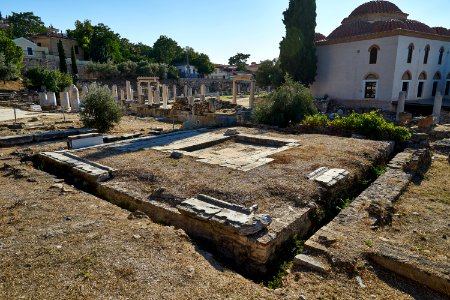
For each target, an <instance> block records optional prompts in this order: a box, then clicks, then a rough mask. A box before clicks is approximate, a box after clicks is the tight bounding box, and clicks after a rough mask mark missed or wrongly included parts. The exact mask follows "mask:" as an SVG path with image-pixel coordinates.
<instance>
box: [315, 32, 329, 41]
mask: <svg viewBox="0 0 450 300" xmlns="http://www.w3.org/2000/svg"><path fill="white" fill-rule="evenodd" d="M326 38H327V37H326V36H324V35H323V34H321V33H319V32H316V34H315V36H314V40H315V41H316V42H318V41H323V40H325V39H326Z"/></svg>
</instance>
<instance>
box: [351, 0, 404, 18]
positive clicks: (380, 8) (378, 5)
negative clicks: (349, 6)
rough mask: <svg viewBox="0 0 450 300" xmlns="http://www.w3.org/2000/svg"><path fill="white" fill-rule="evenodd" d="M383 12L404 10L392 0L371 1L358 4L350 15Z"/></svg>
mask: <svg viewBox="0 0 450 300" xmlns="http://www.w3.org/2000/svg"><path fill="white" fill-rule="evenodd" d="M382 13H400V14H402V13H403V12H402V11H401V10H400V8H398V6H397V5H395V4H394V3H392V2H389V1H381V0H378V1H370V2H367V3H364V4H362V5H360V6H358V7H357V8H356V9H355V10H354V11H353V12H352V13H351V14H350V17H356V16H362V15H367V14H382Z"/></svg>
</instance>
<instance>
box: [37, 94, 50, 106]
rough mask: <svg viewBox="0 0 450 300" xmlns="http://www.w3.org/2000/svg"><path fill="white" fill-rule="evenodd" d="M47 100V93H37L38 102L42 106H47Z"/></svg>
mask: <svg viewBox="0 0 450 300" xmlns="http://www.w3.org/2000/svg"><path fill="white" fill-rule="evenodd" d="M47 103H48V101H47V94H46V93H39V104H40V105H41V106H42V107H44V106H47V105H48V104H47Z"/></svg>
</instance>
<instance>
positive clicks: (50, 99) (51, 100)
mask: <svg viewBox="0 0 450 300" xmlns="http://www.w3.org/2000/svg"><path fill="white" fill-rule="evenodd" d="M57 105H58V102H57V101H56V94H55V93H54V92H48V93H47V106H55V107H56V106H57Z"/></svg>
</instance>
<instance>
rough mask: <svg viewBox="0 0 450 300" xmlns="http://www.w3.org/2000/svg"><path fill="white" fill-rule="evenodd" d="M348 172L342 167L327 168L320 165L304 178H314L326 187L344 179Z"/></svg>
mask: <svg viewBox="0 0 450 300" xmlns="http://www.w3.org/2000/svg"><path fill="white" fill-rule="evenodd" d="M348 174H350V173H349V172H348V171H347V170H344V169H329V168H326V167H321V168H319V169H317V170H315V171H314V172H312V173H310V174H308V175H307V176H306V178H308V179H309V180H314V181H316V182H318V183H320V184H322V185H324V186H326V187H332V186H334V185H336V184H337V183H338V182H340V181H342V180H344V179H346V178H347V176H348Z"/></svg>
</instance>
